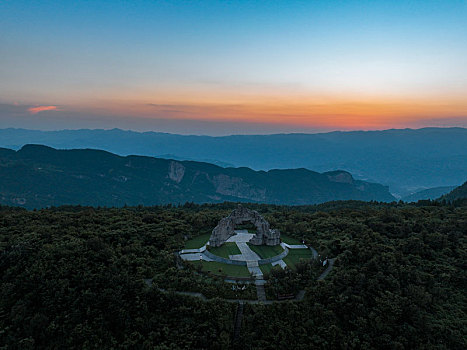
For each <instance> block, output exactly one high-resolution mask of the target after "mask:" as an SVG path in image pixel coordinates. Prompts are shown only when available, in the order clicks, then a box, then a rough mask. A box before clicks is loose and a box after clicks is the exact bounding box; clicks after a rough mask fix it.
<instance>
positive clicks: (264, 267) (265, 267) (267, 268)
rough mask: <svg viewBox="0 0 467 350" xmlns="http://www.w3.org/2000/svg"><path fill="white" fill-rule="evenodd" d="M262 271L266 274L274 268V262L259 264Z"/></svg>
mask: <svg viewBox="0 0 467 350" xmlns="http://www.w3.org/2000/svg"><path fill="white" fill-rule="evenodd" d="M259 268H260V269H261V272H262V273H263V275H264V274H266V273H269V272H270V271H271V270H272V264H264V265H259Z"/></svg>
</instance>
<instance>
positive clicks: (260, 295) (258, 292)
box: [256, 284, 266, 301]
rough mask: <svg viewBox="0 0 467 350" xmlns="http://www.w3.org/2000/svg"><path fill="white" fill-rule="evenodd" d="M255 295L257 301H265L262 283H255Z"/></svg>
mask: <svg viewBox="0 0 467 350" xmlns="http://www.w3.org/2000/svg"><path fill="white" fill-rule="evenodd" d="M256 296H257V297H258V300H259V301H266V290H265V289H264V285H263V284H257V285H256Z"/></svg>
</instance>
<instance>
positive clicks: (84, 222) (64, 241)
mask: <svg viewBox="0 0 467 350" xmlns="http://www.w3.org/2000/svg"><path fill="white" fill-rule="evenodd" d="M235 206H236V204H235V203H224V204H216V205H213V204H210V205H196V204H192V203H187V204H185V205H183V206H180V207H175V206H170V205H169V206H157V207H126V208H119V209H112V208H92V207H79V206H78V207H74V206H69V207H59V208H50V209H46V210H39V211H27V210H24V209H20V208H11V207H1V209H0V283H1V288H0V347H2V348H12V349H15V348H21V349H28V348H29V349H44V348H76V349H81V348H136V349H153V348H156V349H206V348H212V349H227V348H230V347H232V334H233V328H234V319H235V313H236V309H237V305H236V303H232V302H228V301H226V300H224V298H231V296H230V295H229V290H230V285H228V284H227V283H224V282H223V281H222V280H212V279H208V278H203V276H202V275H200V274H198V273H196V271H193V270H191V269H190V268H187V267H185V268H183V269H179V268H178V267H177V260H176V259H175V257H174V252H176V251H178V250H180V249H181V248H182V247H183V246H184V244H185V242H186V241H187V240H189V239H191V238H193V237H196V236H198V235H201V234H206V233H207V232H209V231H210V230H212V228H213V227H214V226H215V225H216V223H217V222H218V220H219V219H220V218H222V217H224V216H225V215H227V214H228V213H229V212H230V211H231V210H232V209H233V208H234V207H235ZM249 207H251V208H252V209H255V210H258V211H259V212H260V213H261V214H262V215H264V216H265V218H266V219H267V220H268V221H269V222H270V223H271V226H272V227H275V228H278V229H280V230H281V232H284V233H286V234H287V235H290V236H291V237H295V238H297V239H305V240H306V241H307V242H309V243H310V244H311V245H312V246H313V247H314V248H315V249H316V250H318V252H319V253H320V254H321V255H322V256H328V257H334V258H336V262H335V265H334V269H333V270H332V272H331V273H330V274H329V275H328V276H327V277H326V278H325V279H324V280H322V281H316V279H312V278H310V279H307V280H306V281H305V282H306V283H305V285H304V286H303V288H304V289H305V290H306V294H305V297H304V299H303V301H301V302H284V303H276V304H272V305H260V304H248V305H245V309H244V312H243V323H242V327H241V332H240V337H239V340H238V342H239V343H238V344H236V346H237V347H238V348H243V349H272V348H278V349H285V348H287V349H309V348H322V349H339V348H340V349H372V348H380V349H381V348H382V349H413V348H419V349H465V348H466V347H467V342H466V333H467V332H466V331H467V317H466V310H467V309H466V307H467V298H466V277H467V276H466V269H465V267H466V266H465V262H466V253H467V251H466V245H465V244H466V233H467V206H454V205H450V204H449V205H448V204H443V203H438V202H430V201H427V202H420V203H419V204H416V205H406V204H403V203H400V204H379V203H364V202H333V203H326V204H323V205H319V206H303V207H286V206H275V205H260V204H252V205H250V206H249ZM293 276H294V275H292V277H290V281H291V283H295V282H296V283H300V281H295V282H294V279H293V278H294V277H293ZM148 279H152V280H153V281H154V283H152V284H148V283H145V282H146V281H147V280H148ZM161 288H163V289H166V290H167V291H168V292H162V291H161ZM301 288H302V286H301ZM171 290H192V291H200V292H203V294H206V295H207V296H208V297H209V300H207V301H203V300H200V299H199V298H194V297H190V296H182V295H179V294H174V293H171V292H170V291H171ZM216 296H219V297H220V298H215V297H216Z"/></svg>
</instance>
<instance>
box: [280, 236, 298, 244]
mask: <svg viewBox="0 0 467 350" xmlns="http://www.w3.org/2000/svg"><path fill="white" fill-rule="evenodd" d="M281 240H282V242H284V243H287V244H290V245H292V244H303V243H302V242H301V241H299V240H298V239H296V238H293V237H290V236H286V235H283V234H281Z"/></svg>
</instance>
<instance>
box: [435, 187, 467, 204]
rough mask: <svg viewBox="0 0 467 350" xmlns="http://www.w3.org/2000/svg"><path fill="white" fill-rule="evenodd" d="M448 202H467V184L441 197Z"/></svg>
mask: <svg viewBox="0 0 467 350" xmlns="http://www.w3.org/2000/svg"><path fill="white" fill-rule="evenodd" d="M441 199H444V200H446V201H449V202H452V201H456V200H467V182H465V183H464V184H463V185H461V186H459V187H456V188H455V189H453V190H452V191H451V192H449V193H448V194H446V195H444V196H442V197H441Z"/></svg>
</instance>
